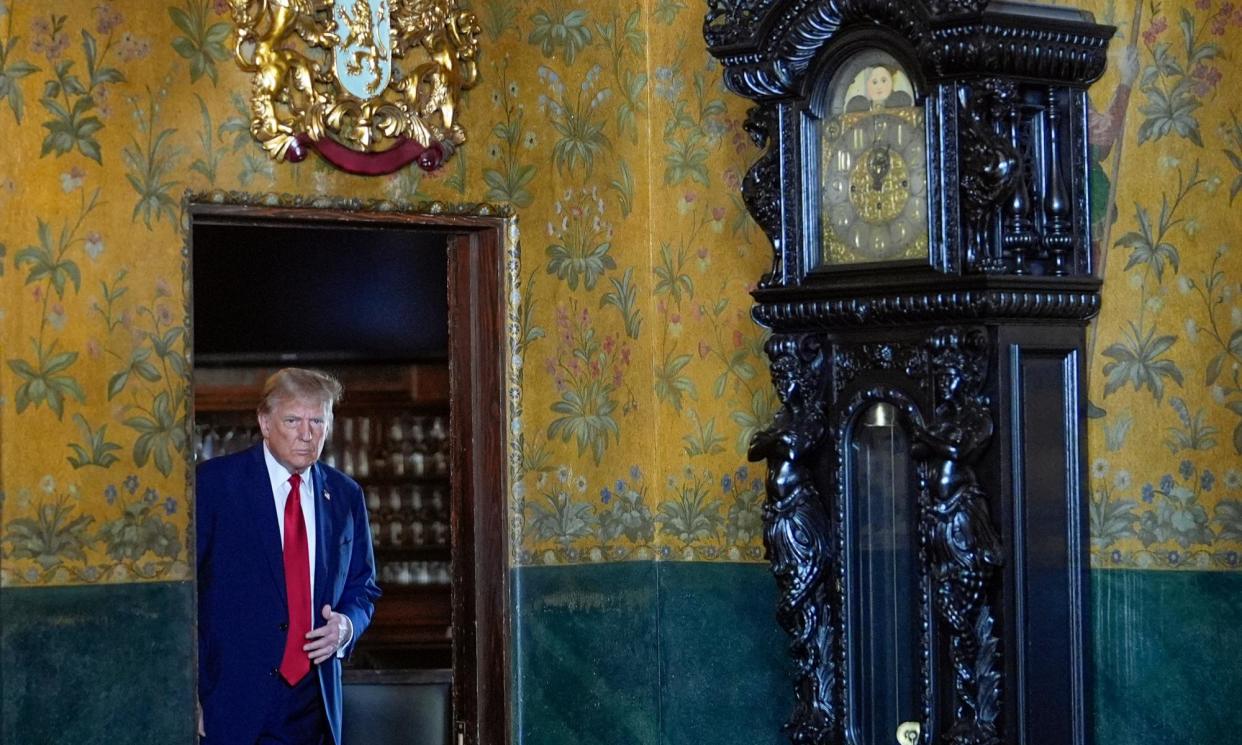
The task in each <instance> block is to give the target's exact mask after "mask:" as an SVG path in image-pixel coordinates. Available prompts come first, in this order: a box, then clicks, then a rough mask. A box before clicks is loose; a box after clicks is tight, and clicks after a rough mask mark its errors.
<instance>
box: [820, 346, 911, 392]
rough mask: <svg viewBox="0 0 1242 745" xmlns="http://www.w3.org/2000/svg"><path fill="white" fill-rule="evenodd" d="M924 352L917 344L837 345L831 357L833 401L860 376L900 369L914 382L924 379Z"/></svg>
mask: <svg viewBox="0 0 1242 745" xmlns="http://www.w3.org/2000/svg"><path fill="white" fill-rule="evenodd" d="M926 366H927V361H926V353H925V350H924V349H923V347H922V345H917V344H895V343H879V344H852V345H836V346H835V351H834V354H833V357H832V385H833V391H834V398H835V397H836V396H837V395H839V394H840V392H841V390H842V389H843V388H845V386H846V385H848V384H849V383H850V381H852V380H853V379H854V378H855V377H857V376H858V375H859V374H860V373H863V372H870V371H874V370H899V371H901V372H904V373H905V374H906V375H907V376H908V377H910V378H912V379H914V380H921V379H922V378H923V371H924V370H925V369H926Z"/></svg>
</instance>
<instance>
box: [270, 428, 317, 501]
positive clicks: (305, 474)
mask: <svg viewBox="0 0 1242 745" xmlns="http://www.w3.org/2000/svg"><path fill="white" fill-rule="evenodd" d="M263 462H264V463H265V464H266V465H267V477H268V480H270V481H271V482H272V491H273V492H275V491H276V487H278V486H280V485H281V484H287V483H288V482H289V478H290V477H292V476H293V471H290V470H289V469H288V468H285V467H284V466H283V465H281V464H280V461H278V460H276V456H274V455H272V451H271V449H270V448H269V447H268V446H267V441H266V440H264V441H263ZM310 470H311V467H310V466H307V467H306V468H304V469H302V470H301V471H299V472H298V473H299V475H301V477H302V482H303V483H304V484H307V485H309V484H310V479H311V476H310ZM277 493H279V492H277Z"/></svg>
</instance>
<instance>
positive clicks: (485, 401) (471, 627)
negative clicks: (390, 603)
mask: <svg viewBox="0 0 1242 745" xmlns="http://www.w3.org/2000/svg"><path fill="white" fill-rule="evenodd" d="M282 199H283V200H284V201H285V202H289V204H284V203H282V204H279V205H272V204H269V200H268V198H267V197H263V196H256V195H235V194H230V195H229V196H228V197H227V198H226V199H224V200H221V198H220V195H219V194H205V195H195V194H189V195H187V196H186V198H185V202H184V208H185V214H186V225H187V235H186V247H187V251H186V256H185V262H186V267H185V272H186V276H187V279H191V280H192V278H190V261H189V251H192V250H193V235H194V228H195V226H198V225H209V224H211V225H247V226H262V225H271V226H273V227H276V226H281V227H288V226H290V225H297V226H299V227H315V226H323V227H336V228H340V227H350V228H378V229H383V228H385V227H390V228H401V229H404V230H409V229H411V228H426V229H429V230H436V231H438V232H442V233H447V234H448V236H449V241H448V243H449V245H448V299H449V379H450V387H449V399H450V417H451V422H452V426H451V428H450V429H451V439H450V447H451V451H452V455H451V457H452V461H451V469H450V471H451V479H452V492H453V499H454V504H453V508H452V547H453V549H452V562H453V592H452V595H453V709H454V712H453V714H454V728H455V735H454V737H456V738H459V739H457V743H458V744H459V745H483V744H486V745H504V744H505V743H508V742H509V741H510V732H511V730H510V721H509V720H510V715H509V711H510V709H509V658H508V654H509V645H508V628H509V586H508V584H509V583H508V565H507V557H508V539H507V534H506V525H507V520H506V515H507V513H508V482H509V479H508V474H507V469H506V458H505V453H506V441H507V439H506V438H507V432H508V425H507V422H506V420H507V416H506V413H507V410H508V407H507V405H506V401H507V384H506V381H507V377H508V375H507V367H506V358H505V349H506V348H507V346H508V344H507V341H506V331H505V329H506V323H505V320H506V316H507V312H508V309H507V307H506V302H507V298H508V282H507V281H506V273H505V267H506V263H507V256H506V243H505V239H506V232H507V229H508V224H509V218H507V217H504V216H497V215H496V214H495V213H496V211H497V210H486V209H484V210H480V211H479V212H478V213H477V214H432V213H430V212H426V211H422V212H420V211H413V210H411V211H405V210H387V209H386V210H378V209H368V208H367V207H366V206H365V205H364V206H359V207H355V202H353V201H346V200H341V203H340V205H341V206H327V207H323V206H319V203H318V202H317V203H316V204H315V205H309V204H302V203H300V200H299V199H298V198H296V197H288V198H278V199H277V200H276V201H278V202H280V201H281V200H282ZM226 202H227V203H226ZM484 212H490V214H484ZM192 291H193V287H192V282H190V281H188V282H187V288H186V306H187V311H188V310H189V308H191V307H192V305H193V303H192V294H191V293H192ZM190 339H191V342H190V343H191V349H192V344H193V325H192V322H191V326H190ZM188 419H191V420H192V417H190V418H188ZM187 427H189V428H192V427H193V424H192V421H191V422H190V423H188V424H187ZM189 473H190V474H191V475H190V476H188V479H189V481H190V482H191V484H190V488H191V489H192V488H193V483H192V482H193V477H192V474H193V469H192V468H191V469H190V470H189Z"/></svg>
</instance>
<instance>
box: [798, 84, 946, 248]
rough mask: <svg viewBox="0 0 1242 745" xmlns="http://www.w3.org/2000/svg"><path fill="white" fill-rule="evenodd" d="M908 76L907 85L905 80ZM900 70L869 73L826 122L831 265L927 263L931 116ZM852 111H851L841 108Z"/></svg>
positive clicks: (825, 217) (825, 219)
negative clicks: (926, 120)
mask: <svg viewBox="0 0 1242 745" xmlns="http://www.w3.org/2000/svg"><path fill="white" fill-rule="evenodd" d="M899 76H900V77H899ZM894 78H896V79H898V80H900V79H902V78H904V75H902V74H901V73H900V71H899V69H898V70H895V69H894V67H890V66H888V65H883V64H874V65H865V66H863V67H862V69H861V70H860V71H859V72H858V73H857V74H856V75H855V76H853V77H852V79H851V80H850V83H851V85H850V86H849V87H848V88H847V89H846V90H845V91H844V94H843V95H842V94H838V95H837V96H836V97H835V98H836V99H837V100H838V107H839V108H843V109H844V111H839V113H836V114H833V115H830V116H829V117H828V118H827V119H826V120H825V122H824V126H823V130H822V131H823V138H822V141H821V142H822V154H823V161H822V164H821V169H820V173H821V175H822V183H821V187H822V188H821V194H822V201H821V207H822V212H821V224H822V226H823V246H822V250H823V261H824V264H826V265H842V264H859V263H868V262H876V261H895V260H901V259H917V258H925V257H926V256H927V244H928V239H927V235H928V231H927V155H926V145H925V140H924V129H923V110H922V109H921V108H919V107H917V106H913V105H911V104H912V102H913V95H912V91H908V86H909V83H908V82H907V83H906V87H907V91H903V90H900V89H899V88H897V87H896V86H895V85H894V82H893V81H894ZM842 103H843V104H844V105H843V106H842V105H841V104H842Z"/></svg>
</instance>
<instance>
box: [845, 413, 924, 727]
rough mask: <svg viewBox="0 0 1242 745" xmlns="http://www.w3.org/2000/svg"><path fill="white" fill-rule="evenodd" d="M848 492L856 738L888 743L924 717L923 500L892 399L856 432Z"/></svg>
mask: <svg viewBox="0 0 1242 745" xmlns="http://www.w3.org/2000/svg"><path fill="white" fill-rule="evenodd" d="M848 455H849V457H848V459H847V462H848V468H849V472H848V478H847V481H846V483H847V485H848V487H847V488H848V490H849V491H848V494H847V495H846V500H845V501H846V522H847V531H846V536H847V540H846V556H847V561H848V571H847V572H846V586H847V592H848V595H847V601H846V606H847V612H848V614H849V628H850V629H852V630H853V631H852V633H851V634H850V636H849V644H848V651H847V655H848V663H849V665H848V674H849V685H848V686H847V690H848V692H849V693H848V696H849V708H850V718H849V719H850V721H849V725H850V726H849V730H850V734H851V739H850V741H851V743H852V745H889V744H890V743H892V742H893V738H894V736H895V733H896V732H897V729H898V727H900V726H901V725H902V724H903V723H905V722H910V721H917V720H918V719H919V718H920V717H919V715H918V713H917V711H916V706H917V703H918V700H919V696H918V692H919V691H920V689H921V681H920V679H919V675H920V673H919V671H920V668H921V665H920V661H921V657H922V655H921V649H920V644H919V641H918V630H919V628H920V626H921V623H922V619H921V614H920V603H919V597H920V592H919V579H918V578H919V572H918V569H917V566H918V558H919V557H918V531H917V529H916V525H917V504H916V500H915V490H914V489H913V488H912V484H913V463H912V460H911V457H910V442H909V437H908V436H907V434H906V431H905V429H904V428H903V427H902V425H901V423H900V421H898V418H897V410H896V409H895V408H894V407H893V406H892V405H891V404H887V403H876V404H873V405H871V406H870V407H869V408H868V409H867V410H865V411H864V412H863V413H862V416H861V417H860V418H859V420H858V422H857V424H856V425H855V426H854V428H853V434H852V436H851V437H850V443H849V454H848Z"/></svg>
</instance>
